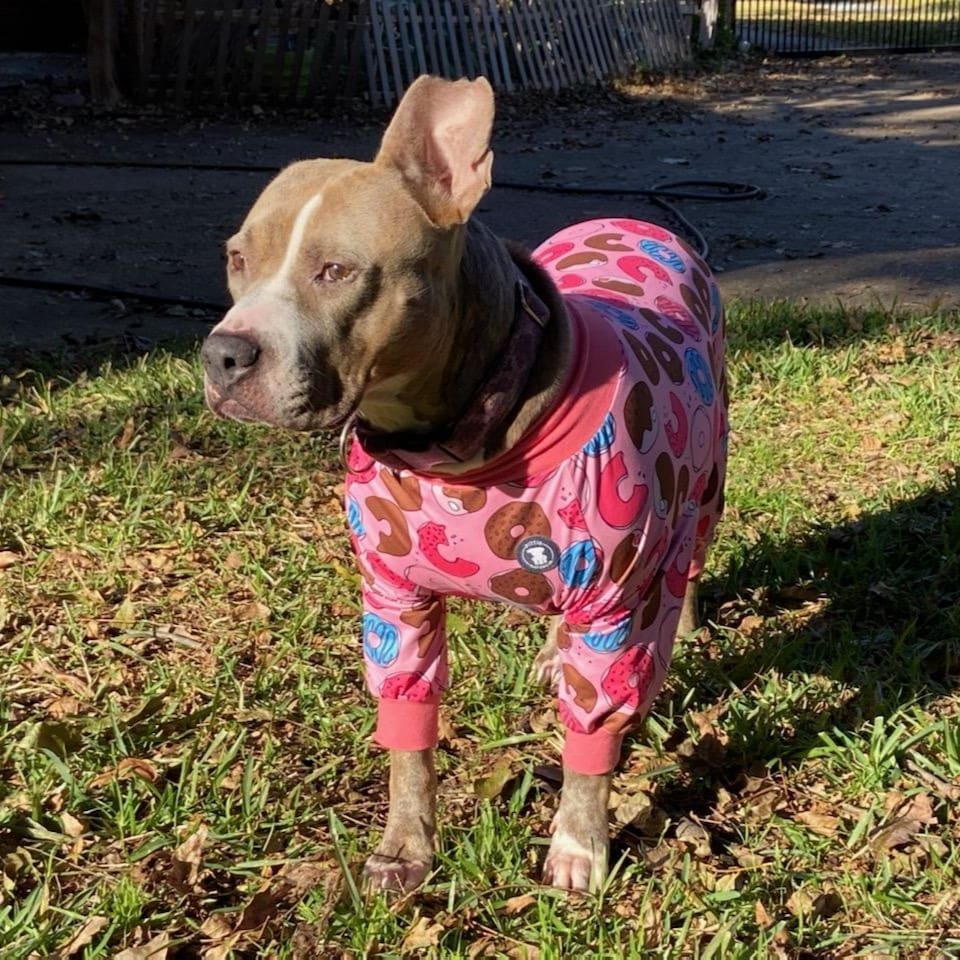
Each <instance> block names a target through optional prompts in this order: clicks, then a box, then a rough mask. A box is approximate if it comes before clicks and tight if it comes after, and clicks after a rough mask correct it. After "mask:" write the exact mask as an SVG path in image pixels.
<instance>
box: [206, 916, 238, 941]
mask: <svg viewBox="0 0 960 960" xmlns="http://www.w3.org/2000/svg"><path fill="white" fill-rule="evenodd" d="M231 930H233V924H231V923H230V921H229V920H228V919H227V917H226V916H225V915H224V914H222V913H211V914H210V916H209V917H207V919H206V920H204V921H203V923H202V924H200V932H201V933H202V934H203V935H204V936H205V937H206V938H207V939H208V940H222V939H223V938H224V937H226V936H229V935H230V931H231Z"/></svg>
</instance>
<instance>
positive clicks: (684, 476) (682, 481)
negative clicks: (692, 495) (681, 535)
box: [673, 463, 690, 525]
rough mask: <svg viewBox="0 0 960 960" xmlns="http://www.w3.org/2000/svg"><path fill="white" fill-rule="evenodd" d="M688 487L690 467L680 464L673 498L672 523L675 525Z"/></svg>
mask: <svg viewBox="0 0 960 960" xmlns="http://www.w3.org/2000/svg"><path fill="white" fill-rule="evenodd" d="M689 489H690V469H689V468H688V467H687V465H686V464H685V463H684V464H681V466H680V469H679V470H678V471H677V492H676V494H675V495H674V499H673V523H674V525H676V523H677V517H678V516H679V515H680V511H681V510H682V509H683V505H684V503H685V502H686V499H687V491H688V490H689Z"/></svg>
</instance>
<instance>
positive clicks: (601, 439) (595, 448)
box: [583, 413, 617, 457]
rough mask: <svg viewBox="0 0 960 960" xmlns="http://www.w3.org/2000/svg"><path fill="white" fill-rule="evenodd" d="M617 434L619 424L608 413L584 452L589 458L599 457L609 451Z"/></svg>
mask: <svg viewBox="0 0 960 960" xmlns="http://www.w3.org/2000/svg"><path fill="white" fill-rule="evenodd" d="M616 434H617V424H616V421H615V420H614V418H613V414H612V413H608V414H607V416H606V418H605V419H604V421H603V423H602V424H601V425H600V429H599V430H598V431H597V432H596V433H595V434H594V435H593V437H592V438H591V439H590V440H588V441H587V442H586V443H585V444H584V446H583V452H584V453H585V454H586V455H587V456H588V457H599V456H600V454H601V453H603V451H604V450H609V449H610V445H611V444H612V443H613V440H614V437H615V436H616Z"/></svg>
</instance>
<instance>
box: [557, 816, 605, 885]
mask: <svg viewBox="0 0 960 960" xmlns="http://www.w3.org/2000/svg"><path fill="white" fill-rule="evenodd" d="M606 877H607V844H606V843H605V842H603V841H602V840H597V841H596V842H595V843H593V844H591V846H590V847H587V846H585V845H584V844H583V843H581V842H580V841H579V840H577V839H576V838H575V837H573V836H571V835H570V834H569V833H567V832H566V831H563V830H557V831H556V832H555V833H554V835H553V839H552V840H551V841H550V849H549V850H548V851H547V859H546V861H545V862H544V864H543V882H544V883H546V884H549V885H550V886H551V887H557V888H558V889H560V890H571V891H574V892H577V893H588V892H593V891H594V890H597V889H599V887H600V886H601V885H602V884H603V881H604V880H605V879H606Z"/></svg>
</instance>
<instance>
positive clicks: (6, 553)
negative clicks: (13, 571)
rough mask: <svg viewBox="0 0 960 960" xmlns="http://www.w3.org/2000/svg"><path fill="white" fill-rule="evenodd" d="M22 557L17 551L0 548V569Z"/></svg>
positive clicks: (4, 568) (17, 561)
mask: <svg viewBox="0 0 960 960" xmlns="http://www.w3.org/2000/svg"><path fill="white" fill-rule="evenodd" d="M22 559H23V558H22V557H21V556H20V554H19V553H14V552H13V551H12V550H0V570H6V569H7V568H8V567H12V566H13V565H14V564H15V563H19V562H20V561H21V560H22Z"/></svg>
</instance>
